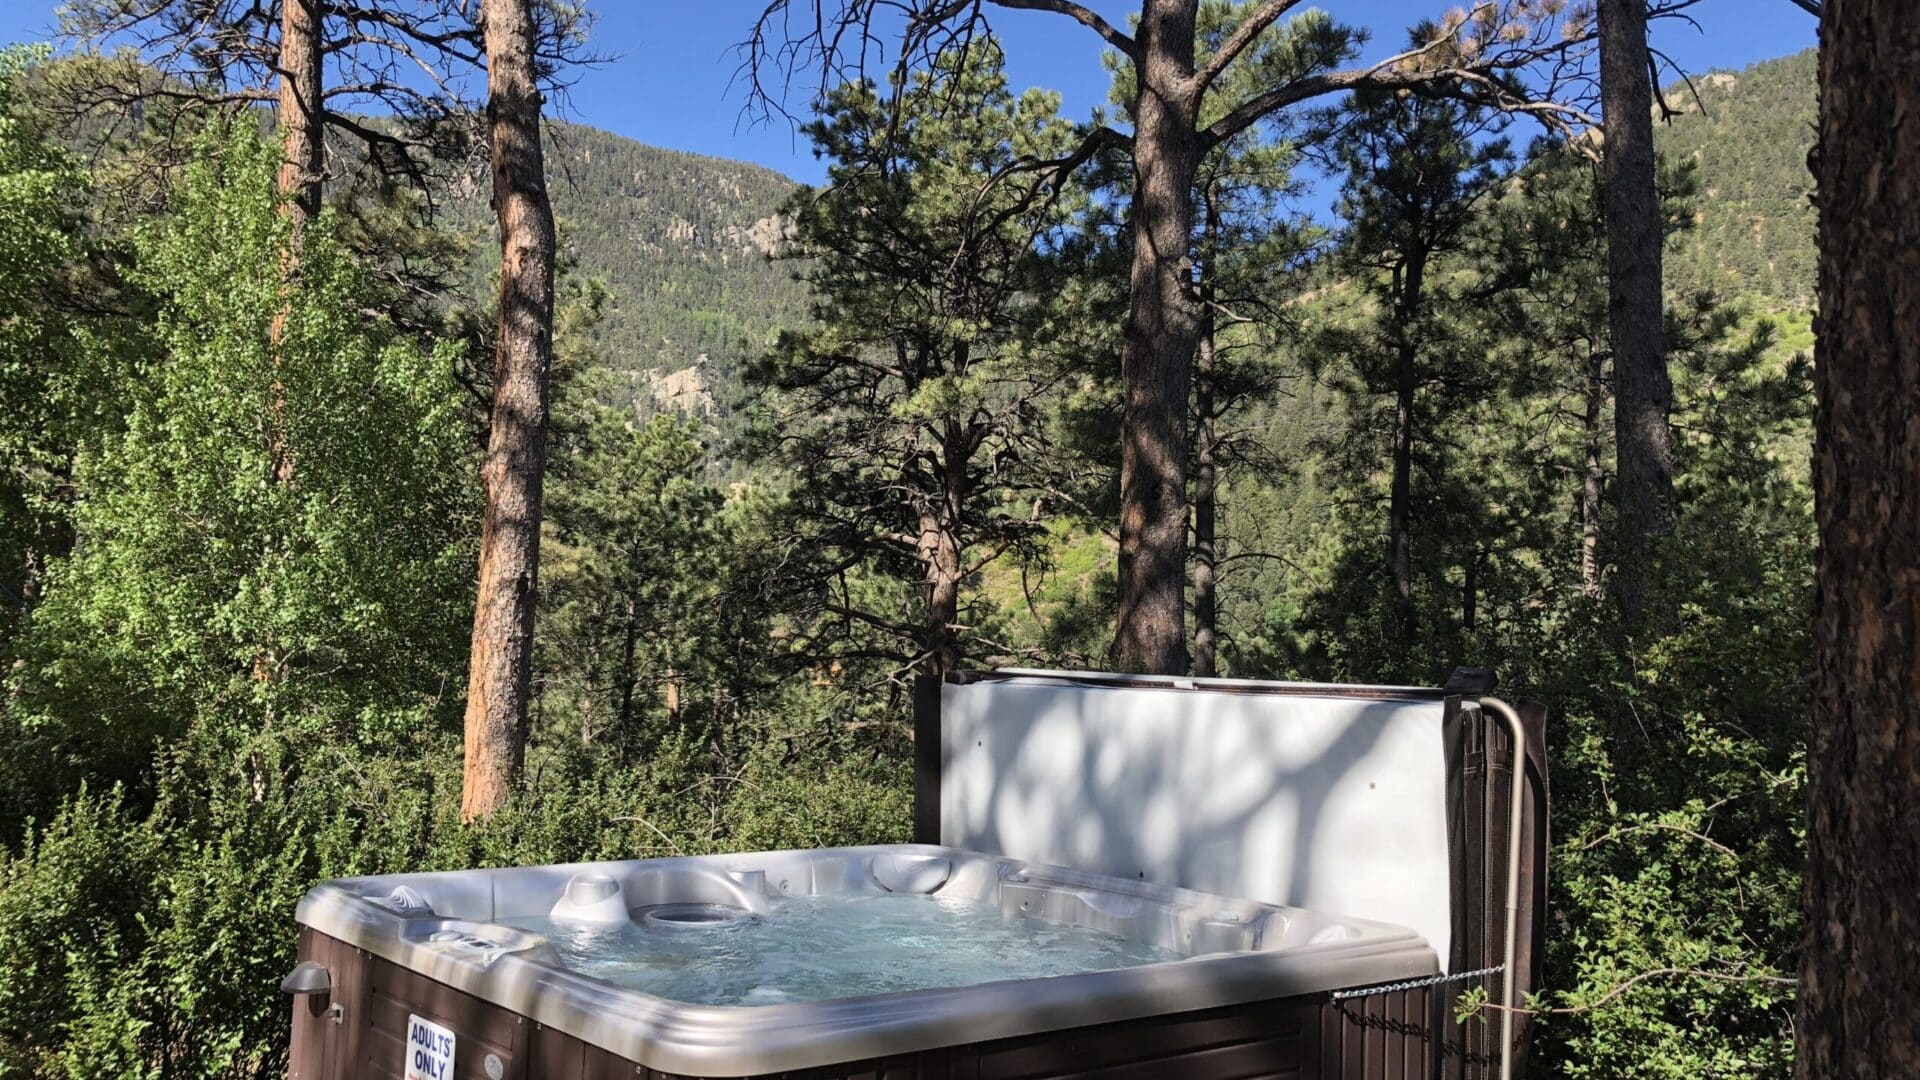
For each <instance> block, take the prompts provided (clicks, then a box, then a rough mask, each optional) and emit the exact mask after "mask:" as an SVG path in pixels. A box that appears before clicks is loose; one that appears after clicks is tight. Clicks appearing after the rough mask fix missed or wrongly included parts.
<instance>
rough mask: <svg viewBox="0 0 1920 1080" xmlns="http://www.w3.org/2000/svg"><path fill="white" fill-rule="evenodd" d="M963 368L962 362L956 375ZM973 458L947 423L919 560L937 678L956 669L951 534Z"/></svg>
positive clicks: (956, 591) (925, 634) (926, 647)
mask: <svg viewBox="0 0 1920 1080" xmlns="http://www.w3.org/2000/svg"><path fill="white" fill-rule="evenodd" d="M965 369H966V361H965V360H964V358H963V359H962V360H961V361H960V362H959V363H958V364H956V366H955V370H962V371H963V370H965ZM972 457H973V440H972V438H971V437H970V435H969V434H968V433H967V432H966V431H965V430H964V429H962V428H961V426H960V424H959V423H958V422H957V421H955V420H953V419H951V418H949V419H948V420H947V421H946V430H945V431H944V432H943V434H942V437H941V446H940V489H941V491H940V502H939V503H938V504H937V505H928V506H926V507H925V508H923V509H922V510H921V512H920V538H919V556H920V563H921V565H922V566H923V567H924V568H925V573H926V588H927V622H926V626H925V628H924V629H923V630H922V640H921V649H922V652H923V653H924V654H925V656H926V664H927V669H926V670H927V674H929V675H932V676H935V677H936V678H937V677H939V676H942V675H945V674H946V673H947V672H949V671H952V670H954V669H955V668H958V667H959V666H960V639H959V637H958V635H957V632H956V631H955V629H954V628H955V626H956V624H958V623H959V621H960V581H961V577H962V576H963V575H962V573H961V569H962V566H961V550H962V548H961V540H960V537H959V536H958V535H957V534H956V533H955V531H954V530H955V529H956V528H957V526H958V525H959V522H960V521H961V520H962V519H961V511H962V510H963V509H965V506H966V499H967V465H968V462H969V461H970V460H971V459H972Z"/></svg>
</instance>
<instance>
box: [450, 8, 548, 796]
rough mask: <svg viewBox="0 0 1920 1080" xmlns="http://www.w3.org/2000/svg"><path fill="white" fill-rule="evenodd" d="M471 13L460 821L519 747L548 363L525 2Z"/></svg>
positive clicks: (523, 731)
mask: <svg viewBox="0 0 1920 1080" xmlns="http://www.w3.org/2000/svg"><path fill="white" fill-rule="evenodd" d="M481 19H482V29H483V31H484V34H485V39H486V52H487V135H488V141H489V144H490V149H491V152H492V158H493V209H494V214H495V215H496V216H497V217H498V219H499V223H500V299H499V308H500V329H499V342H498V345H497V346H496V348H495V350H494V362H493V418H492V427H491V431H490V433H489V436H488V444H487V459H486V465H485V466H484V468H483V470H482V477H483V479H484V480H485V482H486V488H487V505H486V516H485V518H484V519H483V521H482V523H481V532H480V576H479V591H478V597H477V600H476V603H475V605H474V614H473V658H472V663H471V671H470V674H469V676H468V682H467V716H466V772H465V783H464V786H463V788H462V790H461V798H460V813H461V816H462V818H464V819H465V820H469V821H471V820H473V819H474V818H478V817H485V816H486V815H488V814H491V813H493V811H495V810H496V809H498V808H499V807H500V805H501V804H502V803H504V802H505V801H506V799H507V795H508V792H509V791H510V790H511V789H512V785H513V782H514V780H515V778H516V777H517V775H518V773H519V771H520V763H521V759H522V757H523V756H524V754H525V751H526V735H527V715H528V704H529V697H530V692H531V682H532V678H531V677H532V670H533V619H534V607H535V603H536V601H537V598H538V593H539V568H540V492H541V479H542V476H541V474H542V472H543V471H544V469H545V466H546V451H547V377H548V373H549V371H550V369H551V367H552V361H553V273H554V270H553V261H554V226H553V206H552V204H551V203H550V202H549V201H548V199H547V180H546V165H545V162H544V161H543V160H542V156H541V148H540V101H541V98H540V89H539V85H538V83H537V74H536V71H535V66H534V22H533V6H532V0H484V4H483V7H482V11H481Z"/></svg>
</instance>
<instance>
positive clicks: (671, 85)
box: [0, 0, 1815, 180]
mask: <svg viewBox="0 0 1920 1080" xmlns="http://www.w3.org/2000/svg"><path fill="white" fill-rule="evenodd" d="M1455 2H1457V0H1322V3H1321V5H1320V6H1322V7H1325V8H1326V9H1328V10H1329V11H1331V12H1332V13H1333V14H1334V16H1335V17H1336V18H1338V19H1340V20H1342V21H1345V22H1348V23H1350V24H1355V25H1361V26H1365V27H1367V28H1369V29H1370V30H1372V31H1373V35H1374V44H1373V47H1372V48H1373V50H1374V51H1380V50H1386V51H1391V46H1393V45H1394V44H1396V43H1397V42H1398V41H1399V40H1400V37H1401V34H1402V32H1403V31H1404V30H1405V29H1406V27H1407V26H1409V25H1411V24H1412V23H1414V22H1415V21H1417V20H1419V19H1422V18H1433V17H1435V16H1437V15H1439V14H1440V13H1441V12H1443V11H1445V10H1446V9H1447V8H1448V7H1449V6H1452V5H1453V3H1455ZM57 4H58V0H0V41H25V40H35V39H38V38H40V37H42V36H43V35H44V31H45V29H46V28H47V27H48V26H50V25H52V23H53V12H54V9H55V8H56V7H57ZM763 6H764V0H697V2H686V0H596V2H594V3H593V4H592V7H593V8H594V10H595V11H596V13H597V15H598V20H599V21H598V26H597V29H596V33H595V39H594V48H595V49H597V50H598V51H599V52H601V53H603V54H607V55H611V56H613V57H615V59H614V60H613V61H612V62H611V63H608V64H606V65H604V66H602V67H599V68H595V69H592V70H588V71H584V72H582V73H580V75H579V82H578V84H577V85H576V86H575V88H574V91H573V95H572V102H571V106H572V108H571V115H570V117H569V118H570V119H574V120H578V121H580V122H583V123H587V124H592V125H594V126H596V127H601V128H606V129H608V130H611V131H615V132H618V133H619V134H622V135H625V136H628V137H629V138H633V139H638V140H640V141H641V142H645V143H651V144H653V145H655V146H665V147H671V148H674V149H677V150H691V151H694V152H697V153H702V154H711V155H714V156H717V157H728V158H738V159H743V160H747V161H754V162H758V163H759V164H762V165H765V166H768V167H769V168H773V169H776V170H778V171H780V172H783V173H786V174H787V175H789V176H792V177H795V178H797V179H800V180H817V179H819V178H820V176H821V175H822V172H823V170H822V168H821V166H820V165H819V163H817V162H815V161H814V160H813V158H812V155H811V153H810V152H809V151H808V148H807V146H806V143H805V141H804V140H802V139H800V138H799V137H798V136H796V135H794V134H793V133H792V132H791V131H790V130H789V129H788V128H787V127H786V126H785V125H784V124H782V123H775V124H762V125H758V126H753V125H749V124H747V123H745V122H744V121H743V120H742V118H741V115H740V111H741V105H742V103H743V99H742V95H741V92H740V90H739V88H738V87H731V88H730V87H729V83H730V82H731V81H732V78H733V74H734V71H735V68H736V67H737V66H738V58H737V57H736V56H735V55H734V52H733V45H734V44H735V43H736V42H737V41H739V40H740V39H741V38H742V37H743V36H745V34H746V31H747V28H748V27H749V26H750V25H751V23H752V21H753V17H754V15H755V14H757V13H758V12H759V10H760V9H761V8H762V7H763ZM1090 6H1091V7H1093V8H1094V9H1095V10H1097V11H1099V12H1101V13H1102V14H1103V15H1105V16H1107V17H1108V18H1109V19H1111V20H1112V21H1113V22H1115V23H1116V24H1118V23H1121V22H1122V21H1123V20H1124V19H1125V17H1126V13H1127V12H1128V11H1129V10H1138V4H1137V2H1135V3H1127V2H1125V0H1093V2H1092V3H1091V4H1090ZM1689 14H1691V15H1693V16H1694V18H1695V20H1696V21H1697V22H1698V23H1699V29H1695V28H1694V27H1692V26H1688V25H1686V24H1685V23H1683V22H1680V21H1678V20H1673V21H1668V22H1666V23H1664V24H1663V25H1661V26H1660V27H1659V28H1658V29H1657V30H1656V37H1655V41H1654V44H1655V46H1656V47H1657V48H1659V49H1661V50H1662V51H1664V52H1666V53H1667V54H1668V55H1670V56H1672V57H1673V58H1674V60H1675V61H1676V62H1678V63H1679V64H1681V65H1682V66H1683V67H1684V68H1686V69H1687V70H1688V71H1691V72H1694V73H1699V72H1704V71H1707V70H1710V69H1713V68H1739V67H1744V66H1745V65H1747V64H1750V63H1752V62H1753V61H1755V60H1764V59H1767V58H1770V57H1775V56H1784V55H1786V54H1788V53H1792V52H1798V51H1799V50H1801V49H1805V48H1808V47H1810V46H1812V45H1813V44H1814V43H1815V27H1814V20H1813V19H1812V18H1811V17H1809V16H1808V15H1807V14H1806V13H1804V12H1802V11H1801V10H1799V9H1798V8H1796V7H1795V6H1794V5H1793V4H1791V3H1789V2H1788V0H1702V2H1701V3H1700V4H1698V5H1697V6H1695V7H1694V8H1692V9H1691V10H1690V11H1689ZM994 25H995V28H996V29H997V30H998V31H999V32H1000V34H1001V37H1002V38H1003V40H1004V41H1005V43H1006V48H1007V54H1008V67H1009V74H1010V75H1011V77H1012V79H1013V81H1014V82H1015V84H1016V85H1020V86H1045V87H1049V88H1051V89H1055V90H1058V91H1060V92H1061V94H1062V95H1063V96H1064V98H1065V105H1066V111H1067V113H1068V115H1071V116H1075V117H1079V116H1084V115H1085V114H1086V113H1087V112H1088V111H1089V110H1090V109H1092V108H1093V107H1094V106H1095V105H1097V104H1099V103H1101V101H1103V100H1104V97H1105V94H1106V76H1105V73H1104V71H1103V70H1102V68H1101V66H1100V42H1099V40H1098V39H1097V38H1095V37H1094V36H1093V35H1092V34H1091V33H1090V32H1088V31H1087V30H1085V29H1083V28H1082V27H1080V26H1079V25H1078V24H1076V23H1072V22H1069V21H1067V20H1066V19H1063V18H1061V17H1059V16H1057V15H1049V14H1046V13H1041V12H1016V11H1002V12H996V13H994Z"/></svg>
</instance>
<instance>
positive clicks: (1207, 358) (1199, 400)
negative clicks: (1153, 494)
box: [1193, 214, 1220, 678]
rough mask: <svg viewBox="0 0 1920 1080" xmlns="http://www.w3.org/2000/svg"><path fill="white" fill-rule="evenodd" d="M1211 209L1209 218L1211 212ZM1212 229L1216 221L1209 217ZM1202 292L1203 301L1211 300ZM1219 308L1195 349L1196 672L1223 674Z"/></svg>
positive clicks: (1205, 321) (1204, 312) (1206, 315)
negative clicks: (1220, 642)
mask: <svg viewBox="0 0 1920 1080" xmlns="http://www.w3.org/2000/svg"><path fill="white" fill-rule="evenodd" d="M1211 216H1212V215H1211V214H1209V218H1211ZM1208 227H1209V230H1211V229H1212V222H1211V221H1209V225H1208ZM1211 299H1212V297H1211V295H1210V294H1209V293H1207V292H1203V293H1202V300H1203V303H1204V302H1205V301H1209V300H1211ZM1213 334H1214V312H1213V309H1212V308H1211V307H1210V306H1203V307H1202V308H1201V311H1200V345H1199V347H1198V348H1197V349H1196V350H1195V351H1194V359H1195V364H1194V390H1193V404H1194V416H1195V421H1196V423H1197V424H1198V426H1199V430H1198V431H1197V432H1195V435H1194V443H1193V673H1194V674H1195V675H1199V676H1201V677H1203V678H1211V677H1212V676H1214V675H1217V674H1219V659H1218V656H1217V653H1218V635H1219V618H1220V616H1219V598H1218V596H1217V595H1216V594H1217V589H1218V585H1219V569H1220V566H1219V557H1220V556H1219V550H1218V548H1217V546H1216V545H1217V543H1218V537H1217V536H1216V535H1215V533H1216V531H1217V529H1216V521H1215V515H1216V513H1217V512H1218V507H1217V504H1216V495H1217V490H1216V489H1217V487H1218V484H1219V463H1218V461H1217V460H1216V458H1217V456H1218V454H1219V449H1220V442H1219V429H1218V427H1217V424H1218V420H1217V418H1216V417H1215V416H1214V372H1213V365H1214V355H1213Z"/></svg>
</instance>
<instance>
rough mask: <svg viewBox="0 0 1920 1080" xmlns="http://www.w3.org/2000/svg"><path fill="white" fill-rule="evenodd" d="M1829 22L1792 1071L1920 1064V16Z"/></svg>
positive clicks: (1887, 8)
mask: <svg viewBox="0 0 1920 1080" xmlns="http://www.w3.org/2000/svg"><path fill="white" fill-rule="evenodd" d="M1914 16H1915V13H1914V8H1913V5H1912V3H1911V2H1910V0H1826V4H1825V6H1824V10H1823V15H1822V18H1821V27H1820V30H1821V35H1820V36H1821V47H1820V132H1819V139H1820V141H1819V149H1818V150H1817V152H1816V153H1817V165H1816V167H1815V172H1816V173H1817V176H1816V180H1817V185H1818V186H1817V190H1818V192H1819V195H1818V199H1817V202H1818V204H1819V218H1820V229H1819V238H1820V321H1819V327H1818V341H1817V344H1816V345H1815V360H1816V363H1815V371H1816V380H1817V384H1816V385H1817V391H1818V399H1819V403H1818V407H1817V411H1816V414H1815V429H1814V430H1815V452H1814V485H1815V487H1814V490H1815V499H1816V508H1817V509H1816V518H1817V521H1818V525H1819V534H1820V552H1819V558H1818V572H1817V577H1816V590H1815V601H1814V681H1813V730H1812V737H1811V741H1810V743H1809V746H1808V753H1807V766H1808V783H1807V847H1808V852H1807V873H1806V879H1805V881H1806V884H1805V887H1804V900H1805V906H1806V920H1807V925H1806V938H1805V942H1804V947H1803V949H1802V952H1801V962H1800V987H1799V995H1798V998H1799V1000H1798V1009H1799V1016H1798V1022H1797V1024H1796V1036H1797V1045H1798V1055H1799V1060H1798V1067H1797V1070H1796V1072H1797V1075H1798V1076H1800V1077H1802V1078H1807V1080H1812V1078H1819V1080H1829V1078H1839V1080H1846V1078H1854V1077H1857V1078H1862V1080H1864V1078H1868V1077H1873V1078H1880V1077H1894V1076H1920V1022H1916V1020H1915V1017H1916V1016H1920V19H1916V18H1915V17H1914Z"/></svg>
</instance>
